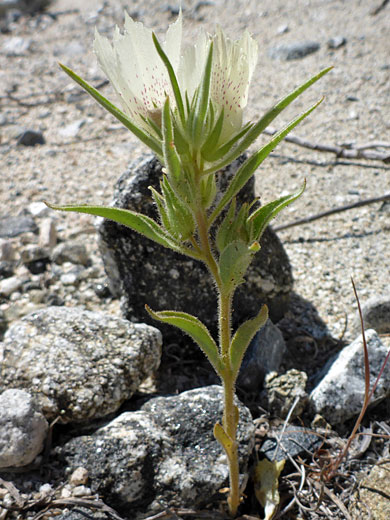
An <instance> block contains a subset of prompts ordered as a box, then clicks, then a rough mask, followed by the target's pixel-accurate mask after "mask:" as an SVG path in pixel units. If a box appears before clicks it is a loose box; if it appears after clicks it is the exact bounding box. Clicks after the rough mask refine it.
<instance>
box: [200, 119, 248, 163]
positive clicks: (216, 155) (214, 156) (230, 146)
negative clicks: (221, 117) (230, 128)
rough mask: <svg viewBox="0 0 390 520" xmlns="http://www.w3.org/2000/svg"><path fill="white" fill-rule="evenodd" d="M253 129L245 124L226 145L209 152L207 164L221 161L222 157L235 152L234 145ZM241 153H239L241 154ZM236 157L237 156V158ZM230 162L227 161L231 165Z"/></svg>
mask: <svg viewBox="0 0 390 520" xmlns="http://www.w3.org/2000/svg"><path fill="white" fill-rule="evenodd" d="M252 127H253V123H247V124H246V125H245V126H244V127H243V128H242V129H241V130H240V131H239V132H237V133H236V134H235V135H234V136H233V137H232V138H231V139H229V141H228V142H227V143H224V144H223V145H222V146H221V147H220V148H218V149H217V150H214V151H213V152H211V153H210V154H209V155H208V159H207V160H208V161H209V162H214V161H218V160H219V159H222V157H224V156H225V155H226V154H227V153H228V152H229V151H230V150H236V148H235V147H234V145H235V144H236V143H237V142H238V141H239V140H240V139H241V138H242V137H244V136H245V134H248V132H249V131H250V129H251V128H252ZM247 148H248V147H245V149H244V150H242V152H243V151H245V150H246V149H247ZM242 152H241V153H242ZM241 153H239V154H238V155H241ZM237 157H238V156H237ZM231 162H232V161H230V160H229V164H230V163H231Z"/></svg>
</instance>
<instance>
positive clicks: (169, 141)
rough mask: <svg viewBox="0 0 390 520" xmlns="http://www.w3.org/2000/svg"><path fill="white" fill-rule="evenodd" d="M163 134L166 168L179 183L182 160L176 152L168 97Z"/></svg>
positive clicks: (163, 117)
mask: <svg viewBox="0 0 390 520" xmlns="http://www.w3.org/2000/svg"><path fill="white" fill-rule="evenodd" d="M162 133H163V153H164V162H165V166H166V168H167V169H168V172H169V176H170V177H171V178H172V176H173V179H175V181H176V182H177V181H178V180H179V179H180V174H181V164H180V158H179V156H178V154H177V152H176V148H175V143H174V141H173V127H172V119H171V109H170V106H169V98H168V97H167V99H166V101H165V103H164V108H163V114H162Z"/></svg>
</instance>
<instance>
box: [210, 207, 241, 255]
mask: <svg viewBox="0 0 390 520" xmlns="http://www.w3.org/2000/svg"><path fill="white" fill-rule="evenodd" d="M235 215H236V199H235V198H233V200H232V202H231V203H230V206H229V209H228V211H227V212H226V215H225V218H224V219H223V221H222V224H221V225H220V226H219V228H218V231H217V235H216V237H215V244H216V246H217V249H218V251H219V253H222V251H223V250H224V249H225V247H226V246H227V245H228V243H229V242H231V240H230V236H231V233H230V230H231V228H232V225H233V222H234V217H235Z"/></svg>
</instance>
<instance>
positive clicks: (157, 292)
mask: <svg viewBox="0 0 390 520" xmlns="http://www.w3.org/2000/svg"><path fill="white" fill-rule="evenodd" d="M242 161H243V159H242V158H240V159H239V160H237V161H235V163H234V164H233V165H232V166H230V167H228V168H226V169H225V170H224V173H223V175H220V176H219V179H220V183H221V186H220V189H224V187H226V185H227V183H228V182H229V180H230V178H231V177H232V175H233V173H234V172H235V171H236V169H237V168H238V166H239V164H241V163H242ZM161 176H162V171H161V165H160V163H159V162H158V161H157V159H155V158H154V157H153V156H147V157H146V158H145V157H143V158H141V159H140V160H138V161H135V162H133V163H131V164H130V166H129V168H128V170H127V171H126V172H125V173H124V174H123V175H122V176H121V177H120V179H119V180H118V182H117V185H116V190H115V194H114V200H113V203H112V205H113V206H116V207H120V208H127V209H132V210H135V211H138V212H141V213H144V214H147V215H149V216H151V217H153V218H155V219H157V218H158V217H157V214H156V208H155V206H154V203H153V201H152V198H151V195H150V190H149V186H154V187H155V188H157V189H159V179H160V178H161ZM222 184H223V186H222ZM253 190H254V188H253V179H251V181H250V182H248V183H247V185H246V186H245V187H244V189H243V190H241V192H240V194H239V197H238V203H239V204H241V203H242V202H244V201H250V202H252V201H253V198H254V191H253ZM220 196H221V195H220ZM98 230H99V247H100V251H101V253H102V256H103V260H104V265H105V269H106V272H107V275H108V278H109V282H110V290H111V292H112V294H114V295H117V296H119V295H122V310H123V313H124V315H125V317H127V318H128V319H132V320H138V321H140V320H142V321H145V322H146V323H151V324H154V322H153V320H152V319H151V318H150V317H149V316H148V315H147V313H146V311H145V308H144V306H145V303H147V304H148V305H149V306H150V307H151V308H152V309H154V310H164V309H174V310H182V311H185V312H189V313H191V314H194V315H195V316H197V317H198V318H199V319H201V320H202V321H203V322H204V323H205V324H206V325H207V326H208V327H209V328H210V330H213V331H214V332H215V330H216V305H217V302H216V294H215V290H214V285H213V282H212V281H211V278H210V276H209V274H208V272H207V271H206V268H205V267H204V265H203V264H201V263H200V262H197V261H195V260H192V259H190V258H187V257H185V256H182V255H180V254H177V253H175V252H173V251H171V250H169V249H166V248H164V247H162V246H159V245H158V244H156V243H154V242H152V241H151V240H148V239H146V238H144V237H142V236H141V235H139V234H137V233H135V232H133V231H132V230H130V229H128V228H126V227H124V226H120V225H118V224H116V223H115V222H112V221H109V220H103V219H98ZM261 246H262V247H261V250H260V252H259V253H258V254H257V255H256V257H255V259H254V261H253V262H252V264H251V266H250V268H249V270H248V274H247V277H246V278H247V283H246V284H243V285H241V286H240V287H239V288H238V290H237V292H236V295H235V299H234V302H233V307H234V310H235V312H234V316H233V320H234V323H235V324H237V323H241V322H242V321H244V320H245V319H247V318H248V317H251V316H253V314H254V312H257V310H258V308H259V306H260V304H261V303H262V302H263V303H267V305H268V307H269V310H270V316H271V319H272V320H273V321H275V322H276V321H278V320H279V319H280V318H281V317H282V316H283V314H284V311H285V309H286V307H287V305H288V298H289V294H290V292H291V288H292V274H291V267H290V263H289V261H288V257H287V255H286V253H285V250H284V248H283V246H282V244H281V242H280V241H279V239H278V237H277V236H276V235H275V233H273V232H272V231H271V230H270V229H269V228H268V229H267V230H266V232H265V233H264V235H263V237H262V241H261ZM271 258H272V261H270V259H271ZM159 327H160V325H159ZM161 330H163V333H164V338H175V339H176V338H179V337H181V336H180V335H179V332H177V331H176V330H175V329H174V328H173V327H169V326H162V327H161Z"/></svg>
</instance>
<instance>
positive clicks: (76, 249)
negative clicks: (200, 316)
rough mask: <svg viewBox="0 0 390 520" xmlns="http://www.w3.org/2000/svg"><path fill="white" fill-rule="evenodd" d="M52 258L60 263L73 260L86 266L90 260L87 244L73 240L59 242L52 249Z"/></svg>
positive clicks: (72, 261)
mask: <svg viewBox="0 0 390 520" xmlns="http://www.w3.org/2000/svg"><path fill="white" fill-rule="evenodd" d="M51 259H52V261H53V262H55V263H56V264H60V265H61V264H63V263H64V262H71V263H72V264H81V265H84V266H86V265H88V263H89V261H90V260H89V256H88V253H87V249H86V247H85V245H84V244H82V243H81V242H75V241H72V240H69V241H67V242H62V243H61V244H58V245H57V246H56V247H55V248H54V249H53V251H52V254H51Z"/></svg>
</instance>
